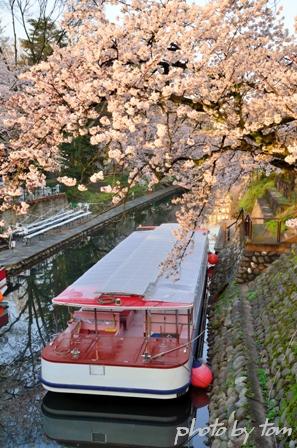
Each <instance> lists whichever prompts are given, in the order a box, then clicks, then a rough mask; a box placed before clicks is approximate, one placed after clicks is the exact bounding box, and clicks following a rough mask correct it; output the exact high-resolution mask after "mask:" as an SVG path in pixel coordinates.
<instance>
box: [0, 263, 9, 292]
mask: <svg viewBox="0 0 297 448" xmlns="http://www.w3.org/2000/svg"><path fill="white" fill-rule="evenodd" d="M6 290H7V274H6V270H5V269H4V268H1V267H0V294H1V295H2V296H4V294H5V292H6Z"/></svg>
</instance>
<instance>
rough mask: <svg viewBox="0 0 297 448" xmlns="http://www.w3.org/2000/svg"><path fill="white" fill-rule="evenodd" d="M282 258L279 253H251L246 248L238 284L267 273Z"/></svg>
mask: <svg viewBox="0 0 297 448" xmlns="http://www.w3.org/2000/svg"><path fill="white" fill-rule="evenodd" d="M279 256H280V254H279V253H277V252H267V251H261V252H256V251H249V250H248V249H246V248H244V249H243V251H242V254H241V257H240V263H239V267H238V271H237V275H236V282H237V283H246V282H250V281H252V280H254V279H255V278H256V277H257V276H258V275H259V274H261V272H263V271H265V270H266V269H267V267H268V266H270V265H271V263H273V262H274V261H275V260H276V259H277V258H278V257H279Z"/></svg>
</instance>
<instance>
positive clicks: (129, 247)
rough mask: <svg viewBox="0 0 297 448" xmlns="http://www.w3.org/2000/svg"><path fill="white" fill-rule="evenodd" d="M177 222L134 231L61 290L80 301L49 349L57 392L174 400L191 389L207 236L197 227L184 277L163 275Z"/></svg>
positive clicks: (62, 298) (49, 376)
mask: <svg viewBox="0 0 297 448" xmlns="http://www.w3.org/2000/svg"><path fill="white" fill-rule="evenodd" d="M176 228H177V224H163V225H161V226H159V227H156V228H149V229H146V230H144V229H142V231H141V232H139V231H136V232H133V233H132V234H131V235H130V236H129V237H128V238H126V239H125V240H124V241H122V242H121V243H120V244H119V245H118V246H117V247H116V248H114V249H113V250H112V251H111V252H110V253H109V254H107V255H106V256H105V257H103V258H102V259H101V260H100V261H99V262H98V263H96V264H95V265H94V266H93V267H92V268H91V269H89V270H88V271H87V272H86V273H85V274H83V276H82V277H80V278H79V279H78V280H77V281H75V282H74V283H73V284H72V285H71V286H69V287H68V288H67V289H66V290H65V291H63V292H62V293H61V294H60V295H59V296H57V297H56V298H54V299H53V303H54V304H55V305H64V306H68V307H74V308H76V310H75V311H74V313H73V317H72V319H71V320H70V321H69V323H68V327H67V328H66V330H65V331H63V332H62V333H60V334H58V335H57V336H55V337H54V339H53V340H52V341H51V342H50V343H49V344H48V345H47V346H46V347H45V348H44V349H43V351H42V356H41V368H42V374H41V381H42V384H43V386H44V387H45V388H46V389H47V390H50V391H53V392H66V393H67V392H70V393H82V394H98V395H119V396H128V397H143V398H162V399H166V398H167V399H169V398H176V397H178V396H180V395H183V394H185V393H186V392H187V391H188V388H189V382H190V376H191V367H192V362H193V358H194V355H195V348H196V343H197V339H199V329H200V317H201V314H202V309H203V304H204V300H205V290H206V273H207V255H208V237H207V231H202V230H197V231H195V232H194V233H193V236H192V241H191V243H190V244H189V245H188V247H187V251H186V254H185V256H184V257H183V259H182V260H181V261H180V262H179V273H178V278H177V279H174V278H172V277H168V275H166V274H162V275H161V274H160V263H161V262H162V261H164V259H165V258H166V256H167V255H168V253H169V252H170V251H171V250H172V249H173V247H174V244H175V243H176V238H175V237H174V235H173V230H175V229H176Z"/></svg>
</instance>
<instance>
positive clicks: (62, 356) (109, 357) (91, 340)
mask: <svg viewBox="0 0 297 448" xmlns="http://www.w3.org/2000/svg"><path fill="white" fill-rule="evenodd" d="M62 336H63V333H62V334H61V335H60V336H59V337H58V340H54V341H53V343H52V344H49V345H48V346H46V347H45V348H44V349H43V352H42V358H43V359H45V360H47V361H50V362H55V363H71V364H97V365H115V366H129V367H149V368H170V367H176V366H179V365H183V364H185V363H186V362H187V360H188V358H189V349H188V348H185V347H181V348H178V347H180V346H181V345H182V344H185V343H186V342H187V341H186V340H184V339H183V340H181V339H179V340H178V339H176V338H164V337H160V338H158V337H150V338H148V339H147V340H146V339H145V337H126V336H125V337H122V336H120V335H113V334H110V335H97V337H96V334H88V335H79V337H76V338H69V337H66V336H65V337H64V338H63V337H62ZM172 349H176V350H174V351H172V352H170V353H167V354H166V355H163V356H161V357H158V358H156V359H153V360H145V356H144V354H145V353H148V354H149V355H151V356H154V355H157V354H159V353H162V352H166V351H168V350H172Z"/></svg>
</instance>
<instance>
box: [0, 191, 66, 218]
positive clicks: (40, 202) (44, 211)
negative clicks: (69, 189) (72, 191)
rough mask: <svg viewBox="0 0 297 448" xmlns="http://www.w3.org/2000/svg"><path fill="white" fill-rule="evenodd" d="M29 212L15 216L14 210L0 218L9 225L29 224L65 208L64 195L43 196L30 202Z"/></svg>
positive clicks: (4, 213)
mask: <svg viewBox="0 0 297 448" xmlns="http://www.w3.org/2000/svg"><path fill="white" fill-rule="evenodd" d="M29 204H31V207H30V212H29V213H28V214H27V215H17V214H16V212H15V211H14V210H6V211H5V212H3V214H2V217H3V219H4V220H5V222H7V224H9V225H15V224H16V223H17V222H18V223H22V222H24V223H26V224H29V223H31V222H33V221H35V220H36V219H38V218H40V217H43V216H50V215H54V214H55V213H57V212H58V211H59V210H61V209H62V208H66V207H67V206H68V205H69V204H68V201H67V197H66V194H65V193H59V194H56V195H51V196H44V197H41V198H38V199H35V200H34V201H32V202H30V201H29Z"/></svg>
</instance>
